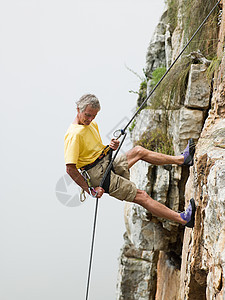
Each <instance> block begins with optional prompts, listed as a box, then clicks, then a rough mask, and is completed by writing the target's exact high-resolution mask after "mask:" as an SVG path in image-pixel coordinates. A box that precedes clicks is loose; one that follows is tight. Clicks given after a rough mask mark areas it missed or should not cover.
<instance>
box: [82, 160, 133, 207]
mask: <svg viewBox="0 0 225 300" xmlns="http://www.w3.org/2000/svg"><path fill="white" fill-rule="evenodd" d="M108 164H109V155H107V156H105V157H104V158H103V159H102V160H100V162H98V164H97V165H96V166H94V167H93V168H91V169H90V170H88V171H87V172H88V174H89V176H90V179H91V184H92V186H93V187H97V186H99V185H100V182H101V180H102V178H103V175H104V172H105V170H106V168H107V166H108ZM113 168H114V171H111V179H110V186H109V195H110V196H112V197H115V198H117V199H119V200H125V201H128V202H132V201H134V198H135V196H136V194H137V188H136V186H135V184H134V183H133V182H131V181H130V172H129V169H128V162H127V157H126V155H125V154H122V155H120V156H119V157H118V158H117V157H116V159H115V161H114V163H113Z"/></svg>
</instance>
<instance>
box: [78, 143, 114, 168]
mask: <svg viewBox="0 0 225 300" xmlns="http://www.w3.org/2000/svg"><path fill="white" fill-rule="evenodd" d="M109 149H110V148H109V146H106V147H105V148H104V149H103V151H102V153H101V154H100V156H99V157H98V158H97V159H96V160H95V161H94V162H93V163H91V164H88V165H86V166H84V167H81V168H80V169H81V170H82V171H83V170H85V171H88V170H90V169H91V168H93V167H95V166H96V165H97V163H98V162H99V161H100V160H102V159H103V158H104V157H105V156H106V155H107V154H108V153H109Z"/></svg>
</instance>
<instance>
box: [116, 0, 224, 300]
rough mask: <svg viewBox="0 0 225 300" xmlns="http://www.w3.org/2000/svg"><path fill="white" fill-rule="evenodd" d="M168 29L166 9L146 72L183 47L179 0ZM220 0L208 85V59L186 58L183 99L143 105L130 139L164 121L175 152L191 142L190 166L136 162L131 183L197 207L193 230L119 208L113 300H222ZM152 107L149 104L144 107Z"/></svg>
mask: <svg viewBox="0 0 225 300" xmlns="http://www.w3.org/2000/svg"><path fill="white" fill-rule="evenodd" d="M178 3H179V7H178V22H177V26H176V28H175V29H174V31H173V32H170V26H169V24H167V23H166V20H167V19H166V12H164V14H163V16H162V18H161V20H160V23H159V25H158V26H157V29H156V31H155V33H154V36H153V39H152V41H151V42H150V46H149V48H148V54H147V70H148V73H149V74H151V73H152V72H153V71H154V70H155V69H156V68H157V67H159V66H161V65H162V64H164V65H169V64H170V63H171V59H173V58H174V57H175V56H176V55H177V52H179V50H180V48H181V47H182V46H183V38H184V31H183V19H182V10H181V6H182V1H181V0H179V1H178ZM224 10H225V0H223V1H221V12H222V14H220V15H222V17H221V21H220V23H219V24H220V26H219V29H220V32H219V41H218V52H217V57H218V61H219V63H218V67H217V68H215V70H214V75H213V80H212V81H211V80H209V77H208V75H207V70H208V67H209V60H208V59H202V58H201V59H200V60H199V59H197V60H196V57H195V59H193V58H191V55H190V58H191V65H190V70H189V73H188V76H187V84H186V92H185V95H184V98H183V99H182V98H179V101H178V102H177V103H176V106H173V107H167V109H166V110H165V109H163V108H160V107H159V108H157V109H151V107H148V108H146V109H143V110H142V111H141V112H140V114H139V115H138V117H137V119H136V125H135V127H134V129H133V131H132V139H133V142H134V143H135V142H137V141H138V140H139V139H140V138H141V137H142V136H143V135H144V134H145V133H146V132H149V131H150V130H151V131H153V130H155V129H156V128H159V127H162V123H163V121H164V120H165V119H166V120H167V128H166V129H167V134H168V136H169V137H171V139H172V141H173V145H174V152H175V154H179V153H180V152H181V151H182V150H183V149H184V148H185V146H186V144H187V141H188V139H189V138H190V137H193V138H194V139H195V141H196V154H195V161H194V165H193V166H192V167H190V168H187V167H179V166H174V165H167V166H158V167H157V166H153V165H150V164H147V163H145V162H143V161H139V162H138V163H137V164H135V165H134V166H133V167H132V169H131V180H132V181H134V182H135V183H136V185H137V187H138V188H140V189H142V190H145V191H146V192H147V193H148V194H149V195H150V196H151V197H152V198H154V199H155V200H157V201H159V202H161V203H163V204H165V205H167V206H168V207H170V208H172V209H173V210H175V211H181V210H183V209H184V207H186V206H187V205H188V202H189V199H190V198H191V197H194V198H195V201H196V203H197V211H196V224H195V227H194V229H193V230H192V229H188V228H184V227H182V226H180V225H177V224H175V223H172V222H169V221H167V220H164V219H159V218H156V217H154V216H152V215H151V214H150V213H149V212H148V211H146V210H145V209H144V208H142V207H140V206H137V205H135V204H131V203H127V204H126V205H125V224H126V233H125V235H124V237H125V244H124V247H123V249H122V250H121V255H120V258H119V262H120V263H119V276H118V289H117V298H116V299H117V300H133V299H138V300H147V299H148V300H149V299H157V300H170V299H171V300H172V299H174V300H185V299H188V300H198V299H199V300H201V299H207V300H212V299H215V300H220V299H221V300H224V299H225V52H224V49H225V18H224ZM149 104H150V103H149Z"/></svg>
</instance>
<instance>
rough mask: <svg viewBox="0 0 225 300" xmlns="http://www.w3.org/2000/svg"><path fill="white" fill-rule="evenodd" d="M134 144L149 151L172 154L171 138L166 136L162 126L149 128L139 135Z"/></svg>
mask: <svg viewBox="0 0 225 300" xmlns="http://www.w3.org/2000/svg"><path fill="white" fill-rule="evenodd" d="M135 145H140V146H142V147H144V148H146V149H148V150H151V151H157V152H160V153H164V154H168V155H174V149H173V142H172V138H170V137H168V135H167V133H166V131H165V130H163V129H162V128H156V129H153V130H151V129H150V128H149V129H148V130H147V131H145V132H144V133H143V134H142V135H141V138H140V139H139V141H137V142H136V143H135Z"/></svg>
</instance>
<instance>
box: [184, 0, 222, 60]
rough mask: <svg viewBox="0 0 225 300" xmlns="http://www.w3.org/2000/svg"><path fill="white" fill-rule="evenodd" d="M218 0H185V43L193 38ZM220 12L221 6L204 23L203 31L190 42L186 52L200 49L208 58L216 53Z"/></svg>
mask: <svg viewBox="0 0 225 300" xmlns="http://www.w3.org/2000/svg"><path fill="white" fill-rule="evenodd" d="M216 2H217V0H204V1H199V0H186V1H183V16H184V21H183V24H184V36H185V41H184V42H185V43H186V42H187V41H188V40H189V39H190V38H191V36H192V35H193V34H194V32H195V31H196V30H197V28H198V27H199V25H200V24H201V23H202V21H203V19H204V18H205V17H206V16H207V15H208V13H209V12H210V10H211V9H212V8H213V6H214V5H215V4H216ZM219 12H220V10H219V7H217V8H216V9H215V11H214V12H213V13H212V15H211V16H210V17H209V19H208V20H207V22H206V23H205V24H204V25H203V27H202V29H201V31H200V32H199V33H198V35H196V37H195V39H194V40H193V41H192V42H191V43H190V45H189V46H188V48H187V49H186V52H188V53H190V52H192V51H197V50H200V52H201V53H202V54H203V55H204V56H205V57H206V58H208V59H212V58H213V57H214V56H215V55H216V51H217V44H218V32H219V25H218V18H219Z"/></svg>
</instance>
